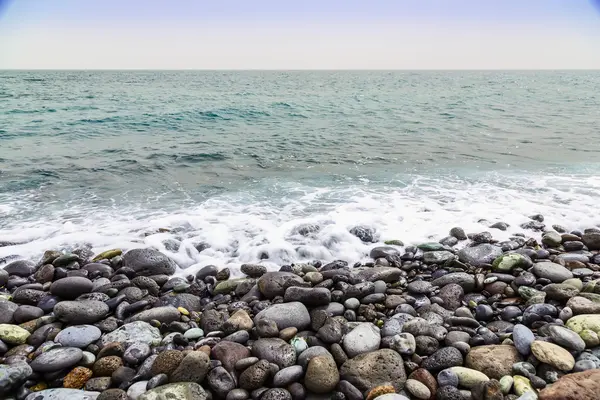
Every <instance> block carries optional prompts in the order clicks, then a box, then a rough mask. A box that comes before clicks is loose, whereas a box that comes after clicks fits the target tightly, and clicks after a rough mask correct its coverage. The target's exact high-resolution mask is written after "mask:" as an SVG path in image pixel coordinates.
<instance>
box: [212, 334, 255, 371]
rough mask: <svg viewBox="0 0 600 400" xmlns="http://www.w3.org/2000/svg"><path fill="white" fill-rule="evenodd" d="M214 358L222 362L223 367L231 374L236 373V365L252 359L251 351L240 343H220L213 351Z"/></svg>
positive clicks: (224, 341)
mask: <svg viewBox="0 0 600 400" xmlns="http://www.w3.org/2000/svg"><path fill="white" fill-rule="evenodd" d="M211 356H212V358H214V359H216V360H219V361H221V363H222V364H223V367H225V369H226V370H227V371H229V372H232V371H235V364H236V363H237V362H238V361H240V360H242V359H244V358H248V357H250V350H248V348H247V347H246V346H243V345H241V344H239V343H235V342H228V341H226V340H223V341H220V342H219V343H217V344H216V345H214V347H213V348H212V350H211Z"/></svg>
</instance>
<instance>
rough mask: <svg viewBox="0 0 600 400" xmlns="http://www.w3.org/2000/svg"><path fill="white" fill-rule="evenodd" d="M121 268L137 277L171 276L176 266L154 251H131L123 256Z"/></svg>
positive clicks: (167, 258)
mask: <svg viewBox="0 0 600 400" xmlns="http://www.w3.org/2000/svg"><path fill="white" fill-rule="evenodd" d="M123 266H125V267H128V268H131V269H133V270H134V271H135V272H136V274H137V275H142V276H151V275H161V274H165V275H172V274H173V273H174V272H175V270H176V268H177V266H176V265H175V263H174V262H173V261H172V260H171V259H170V258H169V257H167V256H166V255H164V254H162V253H161V252H159V251H157V250H154V249H133V250H129V251H128V252H127V253H125V254H124V255H123Z"/></svg>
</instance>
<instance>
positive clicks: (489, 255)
mask: <svg viewBox="0 0 600 400" xmlns="http://www.w3.org/2000/svg"><path fill="white" fill-rule="evenodd" d="M502 254H503V253H502V249H501V248H500V247H498V246H494V245H492V244H487V243H485V244H480V245H478V246H474V247H465V248H464V249H461V250H460V251H459V252H458V259H459V260H460V261H461V262H464V263H466V264H470V265H473V266H475V267H479V266H482V265H485V264H491V263H492V262H493V261H494V260H495V259H496V258H497V257H499V256H501V255H502Z"/></svg>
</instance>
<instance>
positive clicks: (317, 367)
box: [304, 356, 340, 394]
mask: <svg viewBox="0 0 600 400" xmlns="http://www.w3.org/2000/svg"><path fill="white" fill-rule="evenodd" d="M339 381H340V374H339V372H338V368H337V365H336V364H335V361H334V360H333V357H330V356H317V357H313V358H312V359H311V360H310V361H309V362H308V367H307V369H306V375H305V376H304V386H306V388H307V389H308V390H309V391H311V392H313V393H323V394H324V393H329V392H331V391H333V389H334V388H335V387H336V385H337V384H338V382H339Z"/></svg>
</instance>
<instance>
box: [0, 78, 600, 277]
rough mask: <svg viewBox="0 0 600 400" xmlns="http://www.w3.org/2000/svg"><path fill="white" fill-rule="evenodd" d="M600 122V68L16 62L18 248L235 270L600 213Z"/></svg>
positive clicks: (0, 188)
mask: <svg viewBox="0 0 600 400" xmlns="http://www.w3.org/2000/svg"><path fill="white" fill-rule="evenodd" d="M599 121H600V71H578V72H575V71H556V72H550V71H544V72H541V71H538V72H536V71H530V72H516V71H510V72H509V71H506V72H502V71H487V72H483V71H481V72H477V71H464V72H458V71H447V72H444V71H431V72H409V71H406V72H400V71H394V72H386V71H381V72H369V71H356V72H352V71H348V72H336V71H331V72H327V71H320V72H318V71H315V72H295V71H262V72H261V71H253V72H250V71H248V72H233V71H222V72H219V71H212V72H210V71H206V72H202V71H177V72H176V71H172V72H168V71H120V72H119V71H114V72H113V71H0V266H1V265H2V264H3V263H6V262H8V261H9V260H12V259H14V258H17V257H25V258H30V259H33V260H38V259H39V257H40V256H41V255H42V254H43V252H44V251H45V250H48V249H61V250H67V251H69V250H73V249H74V248H79V247H82V246H87V247H89V248H90V249H91V250H92V251H94V252H99V251H103V250H106V249H110V248H115V247H119V248H122V249H131V248H134V247H147V246H153V247H156V248H157V249H159V250H161V251H163V252H165V253H166V254H168V255H169V256H171V257H172V258H173V259H174V260H175V261H176V262H177V263H178V264H179V266H180V267H181V270H180V271H179V272H178V273H179V274H182V275H187V274H189V273H193V272H195V271H196V270H198V269H199V268H201V267H203V266H205V265H209V264H213V265H217V266H218V267H230V268H231V270H232V272H233V273H234V274H236V272H237V271H238V268H239V266H240V265H241V264H243V263H258V262H260V263H262V264H265V265H267V266H269V267H270V268H277V267H278V266H280V265H284V264H290V263H294V262H296V263H297V262H308V261H312V260H323V261H330V260H335V259H341V260H345V261H348V262H349V263H354V262H356V261H361V260H364V259H366V258H367V257H368V253H369V249H370V248H372V247H373V246H375V245H376V244H377V243H382V242H384V241H386V240H401V241H403V242H404V244H405V245H410V244H416V243H421V242H424V241H437V240H440V239H441V238H443V237H444V236H446V235H447V234H448V231H449V230H450V229H451V228H452V227H454V226H461V227H463V228H464V229H465V230H467V231H468V232H481V231H485V230H488V231H491V232H493V235H494V237H495V238H498V239H503V238H507V237H509V236H510V235H511V234H514V233H518V232H523V229H522V228H520V225H521V224H522V223H524V222H526V221H528V220H529V218H528V217H529V216H531V215H532V214H542V215H544V217H545V223H546V224H547V226H548V227H550V226H551V225H552V224H560V225H561V226H564V227H566V228H567V229H582V228H586V227H591V226H597V225H598V224H600V214H599V213H598V207H599V201H600V192H599V190H600V176H599V175H598V172H600V164H599V159H600V158H599V156H600V124H599ZM498 221H502V222H506V223H508V224H509V225H510V227H509V229H508V230H507V231H500V230H497V229H490V228H489V226H490V225H492V224H493V223H495V222H498ZM356 226H361V227H364V228H365V229H367V230H368V231H369V232H370V233H371V234H372V236H373V242H374V243H365V242H363V241H361V240H360V239H359V238H357V237H356V236H354V235H353V234H352V233H350V231H351V230H352V228H353V227H356Z"/></svg>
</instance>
